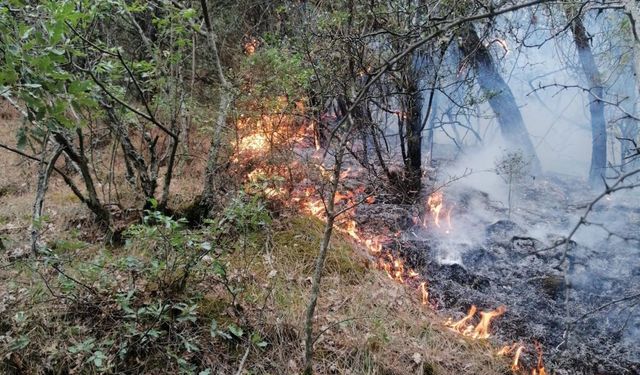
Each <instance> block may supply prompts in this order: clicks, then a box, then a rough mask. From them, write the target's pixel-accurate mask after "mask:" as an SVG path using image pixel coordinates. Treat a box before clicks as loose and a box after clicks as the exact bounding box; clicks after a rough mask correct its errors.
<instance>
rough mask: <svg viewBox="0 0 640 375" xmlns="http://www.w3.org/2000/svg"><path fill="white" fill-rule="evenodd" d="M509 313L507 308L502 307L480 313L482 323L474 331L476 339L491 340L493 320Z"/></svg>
mask: <svg viewBox="0 0 640 375" xmlns="http://www.w3.org/2000/svg"><path fill="white" fill-rule="evenodd" d="M506 311H507V308H506V307H505V306H500V307H498V308H497V309H495V310H494V311H482V312H480V323H478V325H477V326H476V328H475V329H474V330H473V338H474V339H486V338H489V336H490V334H489V326H490V325H491V320H492V319H494V318H496V317H498V316H500V315H502V314H504V313H505V312H506Z"/></svg>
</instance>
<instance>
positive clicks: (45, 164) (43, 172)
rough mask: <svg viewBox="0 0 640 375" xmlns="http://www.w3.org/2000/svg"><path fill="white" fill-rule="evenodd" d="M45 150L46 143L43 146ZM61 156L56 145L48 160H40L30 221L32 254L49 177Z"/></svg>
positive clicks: (38, 234)
mask: <svg viewBox="0 0 640 375" xmlns="http://www.w3.org/2000/svg"><path fill="white" fill-rule="evenodd" d="M44 149H45V150H46V143H45V145H44ZM60 154H62V147H60V146H59V145H56V147H55V148H54V149H53V151H52V155H51V157H50V158H49V159H47V158H46V156H45V155H43V156H42V158H41V159H40V168H39V170H38V186H37V189H36V198H35V201H34V203H33V217H32V219H31V251H32V252H33V254H37V253H38V241H39V240H40V227H41V223H40V221H41V220H42V207H43V205H44V198H45V195H46V194H47V188H48V187H49V177H51V172H53V169H54V168H55V164H56V161H57V160H58V158H59V157H60Z"/></svg>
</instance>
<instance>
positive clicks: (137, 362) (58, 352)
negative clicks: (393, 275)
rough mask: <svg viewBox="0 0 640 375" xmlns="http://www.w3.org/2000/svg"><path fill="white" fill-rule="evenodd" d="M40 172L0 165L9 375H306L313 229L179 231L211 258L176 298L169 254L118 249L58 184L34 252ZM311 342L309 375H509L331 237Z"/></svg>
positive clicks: (6, 134)
mask: <svg viewBox="0 0 640 375" xmlns="http://www.w3.org/2000/svg"><path fill="white" fill-rule="evenodd" d="M0 129H1V130H0V132H1V133H0V139H1V140H2V141H3V142H6V143H8V144H15V140H14V139H13V138H12V137H13V132H12V131H11V130H10V129H9V127H5V126H2V127H0ZM36 168H37V166H36V165H35V163H30V162H25V161H24V160H21V159H20V158H18V157H16V156H15V155H11V154H6V153H3V155H2V167H1V169H2V179H1V180H0V238H1V239H2V244H3V249H2V250H1V252H0V322H1V323H0V358H2V360H1V365H0V369H1V371H2V372H3V373H42V372H49V373H105V372H106V373H178V372H181V373H199V374H208V373H220V374H222V373H224V374H226V373H237V374H285V373H291V374H295V373H299V372H300V371H301V369H302V365H303V358H302V354H303V347H304V346H303V316H304V311H305V308H306V305H307V301H308V295H309V291H310V287H311V283H310V276H311V274H312V269H313V264H314V261H315V256H316V254H317V251H318V248H319V244H320V242H321V238H322V231H323V223H322V222H321V221H320V220H319V219H317V218H314V217H310V216H307V215H305V214H303V213H300V212H296V211H292V210H282V211H280V212H278V213H277V215H274V214H273V213H269V216H270V220H268V222H260V223H259V224H258V225H254V224H255V223H254V224H251V225H247V226H245V227H244V229H243V230H237V228H234V230H231V232H229V233H224V234H223V235H224V236H225V237H224V238H225V240H224V241H218V242H216V241H217V240H218V239H219V238H220V236H218V234H213V232H215V230H216V229H215V224H209V225H205V226H203V227H201V228H182V227H180V229H177V230H176V232H175V233H174V232H172V235H175V239H176V241H177V240H179V239H184V238H187V239H188V241H186V242H184V243H185V244H187V245H188V246H191V244H192V242H193V241H196V242H197V243H198V244H200V246H201V247H203V248H205V247H206V246H209V247H210V246H213V247H214V249H213V251H212V252H211V253H210V254H209V255H207V256H204V257H203V258H202V262H201V266H199V267H198V268H197V269H195V270H194V271H193V274H192V277H191V278H190V281H189V283H188V284H187V285H186V288H185V289H184V290H183V291H182V292H181V293H180V294H176V293H173V294H172V293H168V292H167V291H166V290H163V285H164V284H162V283H163V281H164V280H165V279H164V278H165V277H173V276H175V275H176V273H177V274H178V276H180V274H179V271H175V270H172V271H175V272H174V273H167V272H165V273H162V274H159V272H160V271H158V267H161V266H162V264H160V266H158V264H157V262H156V263H154V262H153V259H154V258H153V257H154V254H155V253H154V251H160V250H161V249H162V248H163V246H165V245H167V244H166V243H163V242H162V241H160V242H158V240H157V238H153V237H151V235H150V234H149V233H150V231H145V226H138V227H137V228H138V230H137V231H132V232H131V233H130V234H129V235H128V237H127V241H126V245H124V246H122V247H109V246H105V245H104V244H103V243H102V241H101V240H102V238H101V236H100V235H99V230H98V228H95V227H94V226H93V225H92V224H91V221H90V220H89V217H90V215H89V212H88V211H87V210H86V209H84V208H83V207H82V205H80V204H79V202H77V200H76V199H75V197H74V196H73V195H72V193H71V192H70V191H69V190H68V189H67V188H66V187H65V186H64V183H63V182H62V181H61V180H60V179H59V178H57V177H53V178H52V183H51V186H50V188H49V191H48V194H47V201H46V204H45V221H44V223H43V224H42V233H43V241H44V242H45V243H46V244H47V247H48V248H49V249H50V252H49V253H48V254H47V255H46V256H38V257H34V256H33V255H31V253H30V251H29V246H28V244H29V226H30V223H31V211H32V202H33V197H34V185H35V177H34V176H35V172H36ZM191 178H193V180H191ZM195 187H197V185H196V176H193V175H190V174H189V173H183V174H182V175H181V174H178V177H177V179H176V182H175V184H174V189H175V190H176V192H177V193H176V195H177V197H176V198H175V199H177V200H178V201H180V200H182V201H184V202H187V201H189V199H191V198H193V196H194V192H195V191H196V190H197V189H196V188H195ZM121 188H122V189H124V188H125V187H124V184H123V185H121ZM125 193H126V192H124V191H122V190H121V191H120V192H119V194H123V195H124V194H125ZM245 198H246V197H245ZM123 199H127V198H126V197H125V198H123ZM128 199H130V200H132V201H133V200H135V199H136V197H134V196H131V197H128ZM244 202H245V205H244V206H242V207H244V209H247V208H246V207H247V205H248V204H247V203H246V199H244ZM250 202H251V200H249V203H250ZM249 210H250V208H249ZM239 215H240V216H242V213H240V214H239ZM226 217H227V218H228V217H229V216H226ZM236 220H237V218H236ZM134 227H135V226H134ZM146 229H149V228H146ZM172 238H173V237H172ZM189 241H191V242H189ZM181 243H182V242H181ZM212 244H213V245H212ZM187 245H185V246H187ZM169 246H170V245H169ZM179 260H180V259H178V261H179ZM315 331H316V333H317V334H318V338H317V341H316V343H315V359H316V364H315V369H316V371H317V373H322V374H407V373H416V374H505V373H508V372H509V363H508V362H507V360H506V359H505V358H502V357H499V356H496V354H495V353H496V347H494V346H493V345H492V343H491V341H490V340H471V339H468V338H465V337H462V336H460V335H458V334H455V333H453V332H451V331H450V330H449V329H448V328H446V327H445V325H444V319H443V318H442V317H440V316H438V315H437V314H436V313H435V312H434V311H433V310H432V309H430V308H428V307H427V306H424V305H423V304H422V301H421V300H420V298H419V295H418V294H417V293H416V291H415V290H414V289H413V288H408V287H407V286H405V285H402V284H399V283H396V282H395V281H393V280H391V279H390V278H388V277H387V275H386V274H385V273H384V272H383V271H380V270H376V269H375V267H373V266H372V265H371V264H370V260H368V259H367V258H366V257H365V256H363V255H362V252H361V251H360V250H358V249H357V246H356V244H355V243H353V241H352V240H351V239H349V237H348V236H346V235H343V234H339V233H336V234H335V236H334V239H333V242H332V248H331V251H330V253H329V258H328V261H327V264H326V269H325V273H324V279H323V283H322V289H321V295H320V300H319V305H318V308H317V311H316V320H315Z"/></svg>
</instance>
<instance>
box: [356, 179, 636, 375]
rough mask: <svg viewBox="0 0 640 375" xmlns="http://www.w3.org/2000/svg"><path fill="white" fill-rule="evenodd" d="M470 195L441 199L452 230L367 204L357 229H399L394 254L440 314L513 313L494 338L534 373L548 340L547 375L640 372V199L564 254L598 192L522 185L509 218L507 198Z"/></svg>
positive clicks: (608, 214) (619, 204) (461, 192)
mask: <svg viewBox="0 0 640 375" xmlns="http://www.w3.org/2000/svg"><path fill="white" fill-rule="evenodd" d="M471 185H472V184H465V183H453V184H451V185H449V186H447V187H446V188H445V189H443V190H442V191H443V195H444V205H445V207H444V208H445V209H446V210H449V213H450V216H451V220H450V221H451V224H450V226H449V223H448V222H446V220H441V221H440V223H439V224H440V226H437V225H435V223H434V222H433V221H429V222H427V223H426V224H425V225H422V224H415V222H416V220H410V216H411V215H415V211H416V209H415V206H414V207H406V208H403V207H398V206H396V207H394V209H393V210H389V209H385V208H384V207H382V205H380V204H374V205H365V206H362V207H360V208H358V210H357V212H356V220H358V221H359V223H361V224H362V225H364V226H365V227H366V226H367V223H368V222H369V221H371V220H374V219H372V218H376V219H375V220H380V216H381V213H380V212H381V211H383V212H385V214H384V215H385V221H387V222H389V223H393V225H394V226H395V228H393V229H394V230H398V229H400V230H402V236H401V240H400V241H398V242H397V243H396V244H395V245H394V248H393V249H392V251H393V252H396V253H398V255H400V256H402V257H404V259H405V260H406V261H407V262H408V263H409V264H410V265H411V266H413V267H414V268H415V269H416V270H419V271H421V273H422V274H423V275H424V276H425V278H426V279H427V280H428V282H429V284H430V288H429V289H430V293H431V295H432V302H433V303H434V304H435V306H436V308H437V309H440V310H442V312H443V314H446V315H450V316H452V317H454V319H458V318H460V317H462V316H464V314H465V313H466V311H467V310H468V309H469V307H470V306H471V305H476V306H477V307H478V308H479V309H480V310H493V309H495V308H496V307H498V306H500V305H505V306H506V307H507V312H506V314H504V315H503V316H502V317H500V318H498V319H497V320H496V321H495V322H493V324H492V329H491V331H492V335H493V337H494V339H495V340H498V341H499V342H502V343H503V344H510V343H513V342H520V343H523V344H526V345H527V347H528V348H529V351H528V352H525V353H524V355H523V358H522V361H523V362H524V363H525V364H526V363H528V364H530V365H533V364H535V359H536V354H535V351H534V350H532V348H533V347H534V345H533V343H534V342H539V343H540V344H542V345H543V347H544V358H545V364H546V365H547V368H548V369H549V370H551V372H550V373H556V374H640V346H639V345H638V344H639V342H640V340H639V338H640V314H638V308H637V307H638V304H640V295H639V293H640V257H639V255H640V242H639V241H638V239H637V238H638V237H637V236H638V235H640V233H639V232H640V231H638V228H640V208H639V207H638V202H640V199H638V198H639V196H638V193H637V192H633V191H631V192H629V193H626V194H617V195H614V196H611V197H609V198H608V199H604V200H602V201H601V202H600V203H599V204H597V205H596V206H595V207H594V209H593V210H592V211H591V212H590V213H589V221H590V222H591V223H592V224H590V225H583V226H581V227H580V229H579V230H578V231H577V232H576V234H575V235H574V236H573V238H572V239H571V241H569V242H567V243H564V244H561V245H557V243H558V242H559V241H560V240H562V239H563V238H566V236H567V235H568V234H569V233H570V232H571V230H572V229H573V228H574V227H575V226H576V224H577V223H578V220H579V218H580V216H581V215H583V214H584V212H585V210H586V206H587V204H588V203H589V202H590V201H591V200H592V198H593V197H595V195H596V194H597V193H594V192H591V191H588V190H585V189H583V188H581V187H582V186H584V183H583V182H581V181H579V180H576V179H571V178H568V177H566V176H561V177H546V178H538V179H535V180H533V179H532V180H529V181H525V183H523V184H521V185H520V186H519V188H518V189H516V192H515V195H514V197H515V199H514V200H512V204H511V206H512V207H511V210H509V207H507V203H505V199H502V197H503V196H504V191H495V190H494V191H488V192H487V191H486V190H487V189H484V190H485V191H483V189H479V188H477V187H473V186H471ZM425 190H428V189H425ZM498 190H499V189H498ZM422 201H423V202H426V198H425V199H424V200H422ZM444 211H445V210H442V212H444ZM509 211H510V212H509ZM422 215H429V212H428V211H427V212H423V214H422ZM414 217H415V216H414ZM554 245H555V246H554Z"/></svg>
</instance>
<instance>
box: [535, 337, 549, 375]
mask: <svg viewBox="0 0 640 375" xmlns="http://www.w3.org/2000/svg"><path fill="white" fill-rule="evenodd" d="M535 344H536V352H538V364H537V368H535V369H533V370H532V371H531V375H546V374H547V372H546V371H545V369H544V362H543V361H542V354H543V353H542V345H540V343H538V342H536V343H535Z"/></svg>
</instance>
